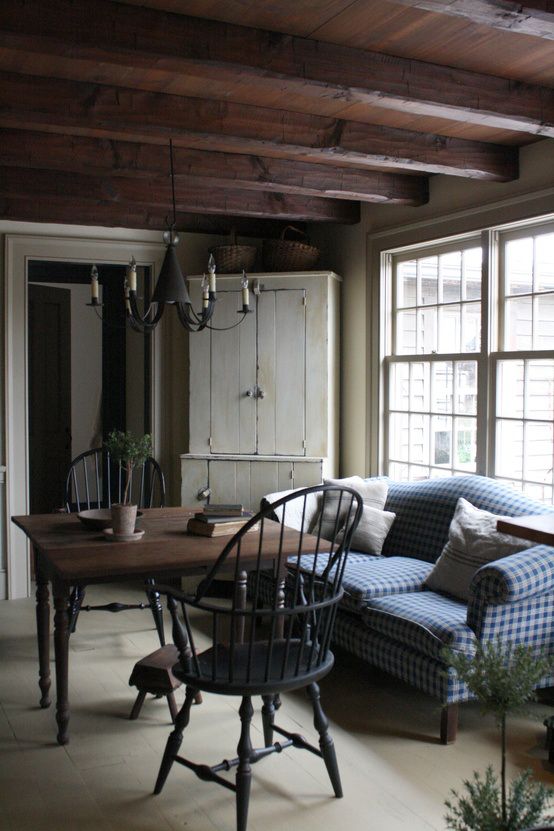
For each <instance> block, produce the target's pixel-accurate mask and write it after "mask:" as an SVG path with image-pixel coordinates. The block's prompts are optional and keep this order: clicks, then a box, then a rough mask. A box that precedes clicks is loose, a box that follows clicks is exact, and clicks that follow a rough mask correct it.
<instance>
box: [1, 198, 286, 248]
mask: <svg viewBox="0 0 554 831" xmlns="http://www.w3.org/2000/svg"><path fill="white" fill-rule="evenodd" d="M166 216H167V211H155V210H151V209H150V208H147V207H144V206H143V205H116V204H106V203H105V202H100V201H94V200H81V199H76V198H75V197H73V196H59V197H56V199H34V198H33V195H32V194H21V195H19V196H5V195H3V194H2V193H0V219H9V220H18V221H21V222H59V223H61V224H63V225H98V226H102V227H106V228H139V229H141V230H146V231H148V230H150V231H165V230H166V228H167V224H166ZM286 224H287V223H286V222H279V221H278V220H270V219H256V218H254V217H243V216H224V215H223V214H219V215H211V216H210V215H206V214H183V213H179V212H178V213H177V223H176V225H177V228H178V230H179V231H180V232H190V233H198V234H228V233H229V232H230V231H232V230H233V231H236V233H237V234H238V235H239V236H241V237H258V238H260V239H261V238H263V237H265V238H269V237H271V238H273V237H274V238H277V237H279V236H280V235H281V233H282V231H283V228H284V227H286ZM295 224H298V223H295ZM160 242H161V237H160Z"/></svg>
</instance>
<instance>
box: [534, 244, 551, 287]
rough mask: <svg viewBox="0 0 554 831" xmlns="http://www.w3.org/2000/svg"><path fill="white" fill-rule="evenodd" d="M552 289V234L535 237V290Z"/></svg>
mask: <svg viewBox="0 0 554 831" xmlns="http://www.w3.org/2000/svg"><path fill="white" fill-rule="evenodd" d="M552 290H554V234H541V235H540V236H538V237H536V239H535V291H552Z"/></svg>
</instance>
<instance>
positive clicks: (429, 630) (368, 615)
mask: <svg viewBox="0 0 554 831" xmlns="http://www.w3.org/2000/svg"><path fill="white" fill-rule="evenodd" d="M362 617H363V621H364V623H365V624H366V626H368V627H369V628H370V629H371V630H373V631H374V632H379V633H380V634H381V635H384V637H386V638H390V639H391V640H393V641H396V642H397V643H402V644H404V646H405V647H408V648H409V649H414V650H416V651H417V652H421V653H422V654H423V655H429V656H431V657H432V658H436V659H437V660H439V659H440V657H441V650H442V649H444V647H445V646H448V647H451V648H452V649H455V650H458V651H460V652H466V653H467V654H469V655H473V654H474V653H475V648H476V645H477V638H476V637H475V634H474V632H473V631H472V630H471V629H470V628H469V626H468V625H467V622H466V618H467V606H466V604H465V603H463V602H462V601H461V600H455V599H454V598H452V597H445V596H444V595H442V594H437V593H436V592H432V591H420V592H407V593H405V594H397V595H392V596H390V597H378V598H375V599H373V600H370V601H369V602H368V604H367V606H366V608H365V610H364V613H363V616H362Z"/></svg>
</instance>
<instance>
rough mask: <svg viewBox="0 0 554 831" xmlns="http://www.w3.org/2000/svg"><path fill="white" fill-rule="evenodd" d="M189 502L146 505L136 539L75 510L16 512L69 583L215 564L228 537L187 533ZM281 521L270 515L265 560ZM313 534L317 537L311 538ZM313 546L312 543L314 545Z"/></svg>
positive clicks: (244, 554) (248, 541)
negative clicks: (92, 523) (87, 522)
mask: <svg viewBox="0 0 554 831" xmlns="http://www.w3.org/2000/svg"><path fill="white" fill-rule="evenodd" d="M192 513H193V510H192V509H190V508H149V509H146V510H143V517H142V520H141V526H140V527H141V530H144V532H145V534H144V536H143V537H142V538H141V539H140V540H138V541H133V542H113V541H111V540H107V539H106V538H105V537H104V535H103V533H102V532H101V531H100V532H98V531H91V530H90V529H87V528H85V526H84V525H83V524H82V523H81V522H80V520H79V519H78V517H77V514H32V515H29V516H14V517H12V521H13V522H14V523H15V524H16V525H17V526H18V528H21V530H22V531H24V533H25V534H26V535H27V537H28V538H29V539H30V541H31V543H32V544H33V545H34V546H35V548H36V549H37V550H38V552H39V554H40V555H41V556H42V558H43V560H44V561H45V564H46V566H47V568H48V570H49V571H50V572H51V573H52V576H54V577H57V578H58V579H60V580H63V581H65V582H68V583H72V584H73V583H79V584H86V583H91V582H98V583H100V582H110V581H112V580H117V579H118V578H119V579H122V580H123V579H128V578H135V577H136V578H141V577H150V576H156V575H160V576H161V575H165V576H166V577H169V576H179V575H182V574H187V573H194V572H195V571H201V570H202V569H205V568H207V567H210V566H212V565H213V563H214V562H215V561H216V559H217V557H218V556H219V554H221V552H222V550H223V548H224V546H225V545H226V543H227V542H228V541H229V539H230V538H231V536H232V535H229V537H224V536H219V537H201V536H195V535H193V534H189V533H188V532H187V530H186V528H187V522H188V520H189V518H190V517H191V515H192ZM280 533H281V526H280V525H279V523H277V522H273V521H271V520H266V522H265V528H264V551H265V552H266V554H267V556H264V561H266V562H267V561H268V560H270V559H271V558H272V554H274V553H276V551H277V548H278V544H279V538H280ZM311 539H312V540H315V537H312V538H311ZM298 540H299V534H298V532H297V531H293V530H292V529H290V528H287V529H286V533H285V534H284V546H283V553H284V554H287V553H290V554H295V553H296V551H297V549H298ZM258 544H259V535H258V533H257V532H256V531H251V532H249V533H248V534H247V535H246V536H245V537H244V539H243V542H242V545H241V558H242V559H244V560H245V561H247V560H248V559H249V558H251V560H252V561H254V560H255V558H256V556H257V553H258ZM304 546H305V550H307V551H309V550H310V538H309V537H308V535H304V545H303V550H304ZM312 550H313V549H312Z"/></svg>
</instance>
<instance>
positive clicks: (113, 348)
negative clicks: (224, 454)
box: [28, 260, 151, 513]
mask: <svg viewBox="0 0 554 831" xmlns="http://www.w3.org/2000/svg"><path fill="white" fill-rule="evenodd" d="M91 267H92V265H91V264H84V263H72V262H63V261H58V262H56V261H50V260H31V261H29V263H28V283H29V287H28V370H29V371H28V401H29V413H28V423H29V473H30V477H29V501H30V511H31V513H49V512H51V511H53V510H56V509H59V508H60V507H62V506H63V504H64V482H65V477H66V475H67V471H68V469H69V464H70V462H71V459H73V458H75V457H76V456H78V455H79V454H80V453H83V452H85V451H87V450H90V449H92V448H94V447H99V446H101V445H102V442H103V440H104V438H105V437H107V436H108V435H109V433H110V432H111V431H112V430H132V431H133V432H135V433H138V434H141V433H145V432H150V431H151V361H150V354H151V348H150V337H151V336H150V335H149V334H146V335H141V334H139V333H137V332H131V331H130V330H129V329H128V327H127V326H126V322H125V308H124V303H123V296H124V281H125V274H126V269H125V266H122V265H113V264H100V265H99V266H98V276H99V284H100V292H101V302H102V306H101V308H100V310H99V313H98V314H96V313H95V312H97V310H96V309H93V308H91V307H90V306H88V307H87V303H88V302H89V300H90V271H91ZM137 276H138V288H139V292H140V293H143V291H144V294H145V295H146V296H149V289H150V286H149V283H150V270H149V268H142V269H138V275H137Z"/></svg>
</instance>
